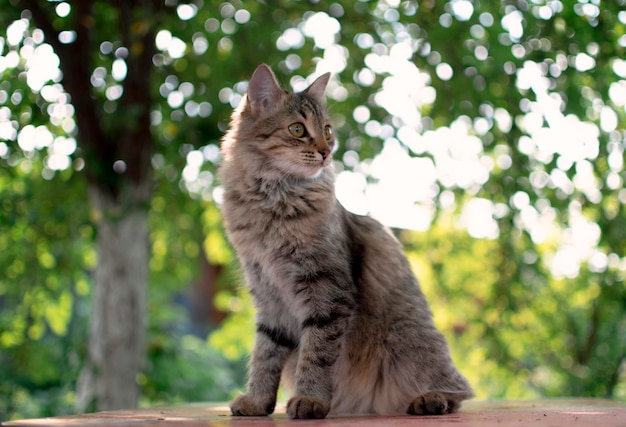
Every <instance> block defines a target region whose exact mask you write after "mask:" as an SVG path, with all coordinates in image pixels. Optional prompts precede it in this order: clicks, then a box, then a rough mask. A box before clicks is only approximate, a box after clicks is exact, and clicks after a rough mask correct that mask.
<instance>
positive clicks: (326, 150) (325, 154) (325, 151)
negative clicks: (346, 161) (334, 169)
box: [317, 147, 330, 160]
mask: <svg viewBox="0 0 626 427" xmlns="http://www.w3.org/2000/svg"><path fill="white" fill-rule="evenodd" d="M317 152H318V153H320V154H321V155H322V159H324V160H326V157H328V156H330V148H328V147H324V148H321V149H319V150H317Z"/></svg>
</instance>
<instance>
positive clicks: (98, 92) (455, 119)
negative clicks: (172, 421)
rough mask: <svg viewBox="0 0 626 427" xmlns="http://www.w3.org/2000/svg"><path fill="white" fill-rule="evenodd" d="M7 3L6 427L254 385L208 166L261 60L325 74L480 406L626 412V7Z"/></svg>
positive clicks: (364, 202)
mask: <svg viewBox="0 0 626 427" xmlns="http://www.w3.org/2000/svg"><path fill="white" fill-rule="evenodd" d="M0 3H1V5H2V7H0V419H2V420H6V419H12V418H26V417H40V416H48V415H59V414H67V413H73V412H76V411H93V410H103V409H115V408H123V407H133V406H135V405H141V406H148V405H160V404H177V403H181V402H195V401H225V400H228V399H230V398H231V397H232V396H233V395H234V394H235V393H236V392H237V390H241V389H242V388H243V387H244V384H245V370H246V363H247V362H246V360H247V353H248V352H249V350H250V349H251V347H252V343H253V337H254V332H253V331H254V320H253V309H252V307H251V304H250V299H249V297H248V294H247V293H246V290H245V288H244V287H243V281H242V279H241V276H240V274H239V270H238V268H237V266H236V260H235V256H234V254H233V252H232V250H231V249H230V247H229V246H228V243H227V241H226V239H225V236H224V233H223V229H222V225H221V217H220V211H219V204H220V197H221V191H220V187H219V182H217V181H216V179H215V170H216V167H217V165H218V164H219V160H220V155H219V144H220V138H221V136H222V135H223V133H224V131H225V129H227V126H228V120H229V115H230V114H231V112H232V109H233V108H234V107H236V106H237V104H238V102H239V101H240V100H241V97H242V95H243V94H244V93H245V92H246V89H247V79H249V77H250V75H251V74H252V72H253V71H254V69H255V68H256V66H257V65H258V64H260V63H262V62H265V63H268V64H269V65H270V66H272V68H273V69H274V70H275V72H276V74H277V77H278V79H279V80H280V81H281V82H282V83H283V85H284V86H285V87H288V88H291V89H294V90H302V89H304V88H305V87H306V86H307V84H309V83H310V82H312V79H314V78H315V77H316V76H317V75H319V74H321V73H323V72H326V71H330V72H332V73H333V77H332V80H331V82H330V84H329V87H328V91H327V95H328V106H329V109H330V111H331V114H332V117H333V120H334V123H335V127H336V133H337V136H338V140H339V148H338V149H337V151H336V153H335V159H336V164H335V168H336V170H337V196H338V198H339V200H340V201H341V203H342V204H343V205H344V206H345V207H346V208H348V209H349V210H351V211H353V212H356V213H360V214H369V215H372V216H374V217H376V218H378V219H379V220H381V221H382V222H384V223H385V224H387V225H389V226H390V227H392V228H393V229H394V232H395V233H396V234H397V236H398V238H399V239H400V240H401V241H402V242H403V244H404V245H405V248H406V253H407V256H408V257H409V260H410V262H411V264H412V266H413V267H414V270H415V272H416V274H417V275H418V277H419V278H420V280H421V283H422V286H423V288H424V291H425V293H426V294H427V297H428V299H429V301H430V303H431V306H432V309H433V312H434V316H435V323H436V324H437V326H438V327H439V328H440V329H441V330H442V331H443V332H444V334H445V335H446V337H447V338H448V339H449V341H450V345H451V348H452V352H453V358H454V360H455V361H456V363H457V365H458V366H459V368H460V370H461V371H462V372H463V373H464V374H465V375H466V376H467V377H468V379H469V380H470V382H471V383H472V384H473V386H474V388H475V391H476V394H477V398H478V399H536V398H542V397H555V396H586V397H589V396H593V397H608V398H613V399H617V400H622V401H626V286H625V283H624V276H625V275H626V257H625V255H626V250H625V248H626V243H625V242H626V212H625V210H624V204H625V203H626V189H624V179H625V178H626V172H625V170H624V149H625V146H626V130H625V124H626V110H625V106H626V60H625V59H624V58H626V52H625V50H626V1H624V0H611V1H600V0H571V1H569V0H568V1H559V0H517V1H509V0H502V1H496V0H480V1H479V0H472V1H470V0H451V1H434V0H423V1H421V0H420V1H401V0H379V1H343V2H331V1H325V0H317V1H285V0H281V1H271V2H270V1H267V2H257V1H241V0H239V1H231V2H220V1H212V0H195V1H191V2H189V1H182V0H181V1H178V0H165V1H159V0H124V1H122V0H113V1H110V0H106V1H100V0H93V1H74V0H67V1H50V0H48V1H41V0H21V1H20V0H0Z"/></svg>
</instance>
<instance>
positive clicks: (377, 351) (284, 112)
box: [220, 65, 472, 418]
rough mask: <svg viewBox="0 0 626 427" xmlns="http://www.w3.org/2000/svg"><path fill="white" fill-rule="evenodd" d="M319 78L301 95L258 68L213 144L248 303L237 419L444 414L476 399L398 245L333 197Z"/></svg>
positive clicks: (234, 406)
mask: <svg viewBox="0 0 626 427" xmlns="http://www.w3.org/2000/svg"><path fill="white" fill-rule="evenodd" d="M328 80H329V74H324V75H322V76H320V77H319V78H318V79H317V80H315V81H314V82H313V83H312V84H311V85H310V86H309V87H308V89H306V90H305V91H304V92H302V93H295V94H294V93H289V92H286V91H284V90H282V89H281V88H280V86H279V85H278V83H277V81H276V78H275V76H274V74H273V73H272V71H271V69H270V68H269V67H268V66H267V65H260V66H259V67H258V68H257V69H256V71H255V72H254V74H253V75H252V78H251V79H250V82H249V86H248V93H247V96H246V97H244V99H243V100H242V101H241V104H240V105H239V107H238V108H237V110H236V111H235V112H234V113H233V116H232V121H231V125H230V130H229V131H228V132H227V134H226V135H225V137H224V140H223V143H222V156H223V160H222V164H221V166H220V179H221V183H222V185H223V188H224V201H223V206H222V212H223V217H224V221H225V224H226V230H227V233H228V237H229V239H230V241H231V243H232V245H233V246H234V248H235V249H236V251H237V254H238V258H239V260H240V263H241V266H242V267H243V271H244V273H245V277H246V280H247V283H248V285H249V287H250V292H251V294H252V296H253V298H254V303H255V306H256V308H257V317H256V322H257V323H256V329H257V332H256V339H255V345H254V351H253V354H252V357H251V361H250V370H249V380H248V385H247V392H246V393H245V394H242V395H240V396H238V397H237V398H235V399H234V400H233V402H232V403H231V411H232V413H233V414H234V415H241V416H244V415H250V416H252V415H257V416H258V415H267V414H270V413H272V412H273V410H274V406H275V403H276V393H277V390H278V386H279V382H280V380H281V376H282V379H283V381H284V382H285V383H287V384H286V385H287V386H290V388H291V389H292V390H293V392H294V394H293V397H291V399H290V400H289V401H288V403H287V414H288V415H289V417H291V418H323V417H325V416H326V415H327V414H328V413H331V414H357V413H377V414H394V413H396V414H397V413H409V414H415V415H418V414H447V413H451V412H454V411H455V410H457V409H458V408H459V406H460V403H461V401H462V400H464V399H467V398H470V397H471V396H472V392H471V389H470V386H469V385H468V383H467V381H466V380H465V378H463V376H462V375H461V374H460V373H459V372H458V371H457V369H456V368H455V366H454V364H453V362H452V360H451V358H450V354H449V350H448V345H447V343H446V340H445V338H444V337H443V335H442V334H441V333H440V332H439V331H437V329H436V328H435V326H434V324H433V320H432V314H431V312H430V309H429V307H428V304H427V302H426V299H425V297H424V295H423V294H422V291H421V290H420V287H419V285H418V282H417V279H416V278H415V276H414V275H413V273H412V272H411V269H410V268H409V264H408V262H407V260H406V258H405V256H404V254H403V252H402V248H401V246H400V244H399V242H398V241H397V240H396V239H395V238H394V237H393V235H392V234H390V233H389V232H388V231H387V230H386V229H385V228H384V227H383V226H382V225H381V224H380V223H378V222H377V221H375V220H374V219H372V218H369V217H365V216H358V215H355V214H352V213H350V212H348V211H346V210H345V209H344V208H343V207H342V206H341V205H340V204H339V203H338V202H337V200H336V199H335V195H334V174H333V168H332V166H331V152H332V150H333V147H334V145H335V135H334V132H333V127H332V125H331V123H330V120H329V117H328V113H327V112H326V110H325V108H324V91H325V89H326V85H327V83H328Z"/></svg>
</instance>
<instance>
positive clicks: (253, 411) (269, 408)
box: [230, 394, 275, 417]
mask: <svg viewBox="0 0 626 427" xmlns="http://www.w3.org/2000/svg"><path fill="white" fill-rule="evenodd" d="M274 405H275V402H270V403H261V402H258V401H255V400H253V399H252V398H250V396H248V395H247V394H240V395H239V396H237V397H236V398H235V399H234V400H233V401H232V402H231V403H230V412H231V413H232V414H233V415H236V416H239V417H262V416H265V415H269V414H271V413H272V412H274Z"/></svg>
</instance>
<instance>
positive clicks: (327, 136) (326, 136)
mask: <svg viewBox="0 0 626 427" xmlns="http://www.w3.org/2000/svg"><path fill="white" fill-rule="evenodd" d="M332 138H333V128H331V127H330V126H328V125H327V126H325V127H324V139H325V140H326V141H330V140H331V139H332Z"/></svg>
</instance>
